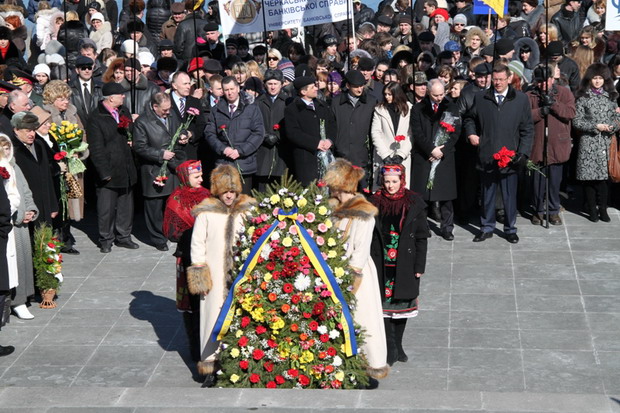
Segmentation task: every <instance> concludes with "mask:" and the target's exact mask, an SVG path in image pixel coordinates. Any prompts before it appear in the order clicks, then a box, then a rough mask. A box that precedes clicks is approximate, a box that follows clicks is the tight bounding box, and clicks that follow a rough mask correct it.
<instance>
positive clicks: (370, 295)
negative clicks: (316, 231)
mask: <svg viewBox="0 0 620 413" xmlns="http://www.w3.org/2000/svg"><path fill="white" fill-rule="evenodd" d="M363 177H364V170H363V169H362V168H359V167H356V166H353V165H352V164H351V163H350V162H349V161H347V160H345V159H341V158H340V159H336V161H334V162H333V163H332V164H331V165H330V166H329V167H328V169H327V173H326V174H325V183H326V184H327V186H328V187H329V191H330V195H331V197H332V200H331V201H332V203H333V205H334V209H333V216H334V218H335V220H336V222H334V225H336V226H337V227H338V228H339V229H340V230H342V231H343V237H342V241H343V242H346V243H347V257H348V258H349V267H350V269H351V270H352V271H354V272H355V274H356V275H357V276H356V279H355V281H354V284H353V285H354V288H353V293H354V294H355V298H356V299H357V308H356V310H355V314H354V315H353V317H354V320H355V322H356V323H358V324H360V325H361V326H362V328H363V329H364V330H365V343H364V345H363V346H362V352H363V353H364V355H365V356H366V360H367V362H368V367H367V372H368V375H369V376H370V377H371V378H374V379H382V378H384V377H386V376H387V374H388V372H389V367H388V365H387V347H386V339H385V327H384V325H383V312H382V309H381V292H380V290H379V280H378V278H377V269H376V267H375V264H374V263H373V261H372V259H371V258H370V243H371V241H372V234H373V230H374V228H375V215H377V208H375V207H374V206H373V205H372V204H371V203H370V202H368V201H367V200H366V198H364V196H363V195H362V194H359V193H357V192H356V190H357V186H358V184H359V181H360V180H361V179H362V178H363ZM373 385H374V386H375V387H376V386H378V382H376V380H375V381H373V380H371V386H373Z"/></svg>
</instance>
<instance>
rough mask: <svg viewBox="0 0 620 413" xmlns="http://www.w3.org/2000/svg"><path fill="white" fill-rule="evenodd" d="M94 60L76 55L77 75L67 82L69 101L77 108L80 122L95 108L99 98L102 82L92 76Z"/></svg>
mask: <svg viewBox="0 0 620 413" xmlns="http://www.w3.org/2000/svg"><path fill="white" fill-rule="evenodd" d="M93 68H94V62H93V60H92V59H91V58H89V57H86V56H78V58H77V59H76V60H75V72H76V73H77V76H76V77H75V78H74V79H72V80H71V81H70V82H69V86H70V87H71V91H72V92H73V93H71V103H73V106H75V107H76V108H77V114H78V116H79V117H80V120H81V121H82V123H84V122H85V121H86V120H87V119H88V115H89V114H90V112H92V111H93V110H95V108H96V107H97V104H98V103H99V101H100V100H101V88H102V86H103V83H101V81H99V80H96V79H94V78H93Z"/></svg>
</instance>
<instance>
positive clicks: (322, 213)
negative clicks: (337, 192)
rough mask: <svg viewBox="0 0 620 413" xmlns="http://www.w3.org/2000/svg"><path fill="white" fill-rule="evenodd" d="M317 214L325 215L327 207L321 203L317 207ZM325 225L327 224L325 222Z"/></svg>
mask: <svg viewBox="0 0 620 413" xmlns="http://www.w3.org/2000/svg"><path fill="white" fill-rule="evenodd" d="M319 215H327V208H326V207H325V205H321V206H320V207H319ZM325 225H327V224H325Z"/></svg>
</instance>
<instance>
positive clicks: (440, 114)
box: [411, 79, 460, 241]
mask: <svg viewBox="0 0 620 413" xmlns="http://www.w3.org/2000/svg"><path fill="white" fill-rule="evenodd" d="M441 122H444V123H446V124H449V125H451V126H452V127H453V130H452V131H451V132H450V131H448V130H447V129H446V128H445V127H443V126H441ZM440 131H441V132H442V133H443V135H444V136H445V141H444V142H440V143H439V144H436V143H435V137H436V136H438V133H439V132H440ZM411 132H412V134H413V136H414V137H415V139H414V140H413V155H412V165H411V182H412V187H411V189H412V190H413V191H415V192H417V193H419V194H421V195H422V197H423V198H424V200H425V201H439V211H440V214H441V224H440V228H439V229H440V232H441V236H442V237H443V239H445V240H446V241H452V240H453V239H454V235H453V234H452V231H453V229H454V208H453V206H452V200H454V199H456V166H455V162H454V147H455V145H456V142H457V141H458V139H459V134H460V119H459V113H458V109H457V107H456V104H454V103H452V102H450V101H449V100H448V99H446V92H445V87H444V85H443V83H442V82H441V81H440V80H438V79H433V80H431V81H430V83H429V88H428V97H427V98H425V99H424V100H423V101H422V102H420V103H418V104H416V105H415V106H414V107H413V110H412V111H411ZM437 162H438V163H437ZM433 163H436V165H437V167H436V170H435V176H434V177H433V181H432V188H429V179H430V173H431V168H432V165H433Z"/></svg>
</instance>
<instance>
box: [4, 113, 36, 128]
mask: <svg viewBox="0 0 620 413" xmlns="http://www.w3.org/2000/svg"><path fill="white" fill-rule="evenodd" d="M40 125H41V124H40V123H39V118H38V117H37V115H35V114H34V113H32V112H19V113H16V114H15V115H13V117H12V118H11V126H13V128H15V129H28V130H37V129H38V128H39V126H40Z"/></svg>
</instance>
